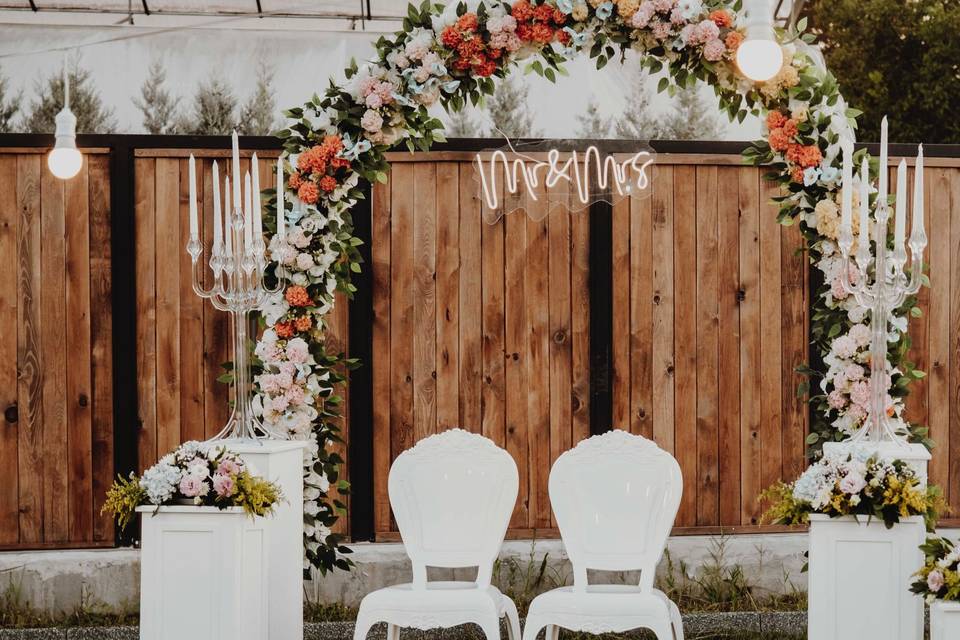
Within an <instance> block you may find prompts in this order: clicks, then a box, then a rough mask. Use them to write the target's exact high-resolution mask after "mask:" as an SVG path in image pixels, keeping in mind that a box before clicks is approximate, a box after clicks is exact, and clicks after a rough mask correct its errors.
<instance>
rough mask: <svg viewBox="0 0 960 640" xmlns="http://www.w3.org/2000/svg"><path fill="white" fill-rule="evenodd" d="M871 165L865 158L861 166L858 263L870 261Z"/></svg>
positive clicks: (864, 157) (865, 157)
mask: <svg viewBox="0 0 960 640" xmlns="http://www.w3.org/2000/svg"><path fill="white" fill-rule="evenodd" d="M869 185H870V165H869V163H868V161H867V156H866V155H864V156H863V163H862V164H861V165H860V240H859V241H858V242H857V261H858V262H864V263H865V262H866V261H867V260H869V259H870V191H869Z"/></svg>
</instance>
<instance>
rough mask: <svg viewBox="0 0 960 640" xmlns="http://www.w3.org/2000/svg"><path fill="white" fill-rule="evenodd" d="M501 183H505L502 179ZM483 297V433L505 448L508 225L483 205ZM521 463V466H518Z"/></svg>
mask: <svg viewBox="0 0 960 640" xmlns="http://www.w3.org/2000/svg"><path fill="white" fill-rule="evenodd" d="M497 182H498V183H502V182H503V181H502V180H500V179H498V180H497ZM480 215H481V220H483V224H482V225H481V228H480V246H481V252H482V255H481V268H480V269H481V274H482V284H481V298H482V300H483V313H482V316H483V320H482V322H483V326H482V330H483V389H482V391H481V398H480V411H481V423H482V431H481V432H482V433H483V435H485V436H486V437H488V438H490V439H491V440H493V441H494V442H496V443H497V445H498V446H500V447H504V446H505V444H506V429H505V421H504V420H505V416H504V411H503V397H504V391H505V389H504V357H505V355H506V352H505V351H504V307H503V305H504V292H503V287H504V284H503V282H504V273H503V269H504V262H503V260H504V257H503V256H504V250H503V244H504V242H503V234H504V228H505V224H504V221H503V219H502V218H501V219H500V220H499V221H498V222H496V223H495V224H489V223H488V222H487V220H488V219H490V218H492V217H494V216H495V215H496V213H495V212H492V211H490V210H488V209H487V205H486V203H483V202H482V203H481V211H480ZM518 464H519V463H518Z"/></svg>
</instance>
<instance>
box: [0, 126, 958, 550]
mask: <svg viewBox="0 0 960 640" xmlns="http://www.w3.org/2000/svg"><path fill="white" fill-rule="evenodd" d="M128 144H129V143H128ZM106 146H107V145H106V144H103V145H102V147H106ZM43 152H45V149H43V148H34V149H29V148H13V147H11V146H8V147H7V148H4V149H2V150H0V255H3V256H4V257H8V256H9V257H12V258H13V259H9V258H8V259H7V260H6V261H5V262H4V264H5V265H6V267H0V411H3V415H4V418H3V421H0V468H2V469H4V470H13V471H8V479H9V480H8V482H5V483H3V484H2V485H0V548H3V549H8V548H42V547H53V546H97V545H110V544H113V542H114V531H113V528H112V526H111V524H110V523H109V521H108V520H106V519H104V518H101V517H100V516H99V507H100V505H101V504H102V499H103V494H104V491H105V489H106V486H107V485H108V483H109V482H110V479H111V478H112V476H113V469H114V465H113V462H114V450H115V443H117V444H118V446H116V450H117V452H118V454H119V452H120V449H121V448H123V447H122V446H119V445H122V440H121V436H124V434H127V433H129V432H130V430H131V429H135V430H136V449H137V450H136V452H135V453H136V459H137V461H138V464H137V466H139V468H141V469H142V468H144V467H146V466H148V465H149V464H151V463H152V462H153V461H154V460H156V458H157V457H158V456H159V455H161V454H162V453H163V452H165V451H167V450H169V449H171V448H173V447H174V446H176V445H177V444H178V443H180V442H182V441H184V440H187V439H191V438H205V437H209V436H210V435H212V434H213V433H215V432H216V431H217V430H218V429H219V428H220V427H221V426H222V424H223V422H224V420H225V419H226V412H227V405H226V400H227V398H226V391H227V390H226V387H225V386H224V385H222V384H220V383H218V382H216V377H217V376H218V375H219V374H220V372H221V369H220V364H221V363H222V362H223V361H225V360H226V359H228V357H229V354H228V340H229V326H228V324H227V322H226V317H225V316H224V314H222V313H220V312H216V311H214V310H213V309H212V307H210V305H209V304H208V303H206V302H202V301H201V300H200V299H199V298H197V297H196V296H195V295H194V294H193V292H192V291H191V289H190V262H189V257H188V256H187V254H186V252H185V250H184V244H185V242H186V237H185V234H186V230H187V225H186V220H187V212H188V195H187V189H186V184H185V177H186V173H187V169H186V158H187V156H188V154H189V153H190V151H189V150H183V149H156V148H146V147H145V148H142V149H139V150H138V151H137V152H136V154H135V157H134V158H133V160H132V162H133V165H132V173H133V175H134V180H133V181H132V187H131V188H132V193H131V194H130V204H129V205H128V206H129V208H130V211H128V209H127V208H126V207H119V208H117V207H113V206H112V198H114V197H116V194H111V176H110V170H111V156H110V155H109V153H108V150H107V149H105V148H100V147H98V148H95V149H90V150H88V153H87V155H86V163H85V165H84V169H83V171H82V172H81V174H80V176H79V177H78V178H76V179H74V180H71V181H67V182H60V181H58V180H55V179H54V178H52V176H50V174H49V172H48V171H47V170H46V168H45V166H44V157H43V155H42V153H43ZM193 153H194V154H195V155H197V156H198V159H199V169H200V171H199V172H200V175H201V176H202V187H201V192H200V194H199V198H200V200H201V207H200V209H201V215H202V216H203V228H204V233H205V234H206V236H207V240H208V241H209V240H210V236H211V235H212V218H211V216H210V213H211V211H212V190H211V189H212V185H211V163H212V161H213V159H215V158H222V159H223V158H226V154H227V152H226V151H221V150H212V149H206V150H204V149H200V150H193ZM260 155H261V156H262V158H263V160H264V165H263V166H262V167H261V178H262V179H263V180H264V183H265V186H271V185H272V182H271V180H272V179H273V178H272V176H273V173H272V172H271V171H269V170H268V166H267V165H268V163H269V160H270V159H271V158H272V157H275V152H269V151H265V152H262V153H261V154H260ZM391 159H392V162H393V170H392V173H391V176H390V182H389V183H388V184H386V185H378V186H377V187H376V188H375V189H374V192H373V194H372V198H371V201H370V204H369V209H370V220H369V230H368V231H364V234H365V235H366V234H368V233H369V237H368V238H366V240H367V243H368V245H369V247H370V258H371V259H370V261H369V263H368V264H367V265H365V269H366V273H368V274H369V276H366V277H369V280H368V281H366V287H367V289H368V290H369V291H371V292H372V302H371V303H370V305H371V308H366V307H364V306H363V304H365V303H359V306H358V305H357V304H356V303H352V304H354V307H353V308H354V317H353V318H352V322H350V320H351V318H349V317H348V314H349V310H350V309H351V305H350V304H348V303H347V301H346V300H339V301H338V304H337V305H336V308H335V312H334V317H333V318H332V320H331V323H330V325H331V326H330V335H329V336H328V337H329V338H330V339H331V340H333V341H334V342H336V343H337V344H339V345H340V346H342V347H343V348H344V349H345V350H348V351H353V350H356V351H357V352H358V353H369V354H370V355H369V357H367V358H366V359H365V362H364V367H365V369H366V371H367V372H368V373H369V377H370V378H371V380H370V383H369V384H367V383H366V382H364V383H358V385H357V387H356V388H355V389H354V390H353V392H352V393H353V394H356V398H357V401H358V402H361V403H363V402H367V401H369V403H370V404H371V405H372V412H373V416H372V420H364V419H362V418H360V419H359V421H358V422H357V423H356V424H350V419H349V416H347V419H346V420H345V424H344V427H345V437H346V440H347V443H346V444H345V445H343V447H342V452H343V453H344V455H346V457H347V460H348V464H347V466H346V471H347V472H348V474H349V473H350V472H351V471H353V472H356V473H358V475H362V477H357V478H356V481H357V486H358V487H359V486H361V485H371V482H370V480H371V476H372V487H371V488H369V490H368V489H367V488H366V486H364V488H362V489H361V490H360V491H358V492H357V494H356V495H354V496H352V497H351V501H353V502H352V503H351V514H355V513H359V511H357V509H367V510H372V512H373V526H372V527H371V529H372V533H373V534H374V535H375V537H376V538H378V539H384V540H390V539H396V537H397V534H396V531H395V526H394V525H393V523H392V521H391V518H390V511H389V504H388V501H387V496H386V474H387V471H388V469H389V465H390V463H391V461H392V460H393V459H394V458H395V457H396V456H397V455H398V454H399V453H400V452H401V451H403V450H404V449H405V448H407V447H409V446H411V445H412V444H413V443H414V442H415V441H416V440H417V439H419V438H422V437H424V436H425V435H428V434H430V433H434V432H436V431H438V430H440V429H444V428H447V427H449V426H455V425H458V426H462V427H464V428H468V429H471V430H474V431H477V432H480V433H483V434H485V435H488V436H490V437H491V438H493V439H494V440H495V441H496V442H497V443H498V444H500V445H502V446H504V447H505V448H506V449H507V450H508V451H510V453H511V454H512V455H514V456H515V459H516V460H517V464H518V467H519V469H520V476H521V498H520V500H519V501H518V506H517V509H516V511H515V513H514V516H513V519H512V522H511V533H510V535H511V536H515V537H516V536H530V535H538V536H550V535H555V533H556V532H555V530H554V522H553V520H552V517H551V514H550V510H549V501H548V497H547V493H546V486H547V485H546V480H547V476H548V473H549V468H550V464H551V463H552V461H553V460H555V459H556V457H557V456H558V455H560V453H562V452H563V451H564V450H566V449H568V448H569V447H571V446H573V445H574V444H575V443H576V442H577V441H579V440H580V439H582V438H584V437H587V436H589V435H590V433H591V432H592V430H593V431H596V430H597V429H598V428H603V427H604V425H601V424H599V422H600V421H602V420H600V418H601V417H603V416H605V415H606V414H607V413H610V414H611V419H610V423H611V424H613V425H616V426H620V427H624V428H628V429H630V430H631V431H632V432H635V433H641V434H644V435H647V436H650V437H653V438H654V439H655V440H656V441H657V442H659V443H660V444H661V445H663V446H665V447H666V448H668V449H670V450H671V451H673V452H674V453H675V455H676V456H677V458H678V459H679V461H680V464H681V466H682V468H683V472H684V478H685V484H686V487H685V493H684V501H683V504H682V507H681V511H680V515H679V518H678V522H677V525H678V529H677V531H678V532H681V533H683V532H715V531H719V530H723V531H728V532H730V531H732V532H736V531H750V530H756V519H757V516H758V509H759V507H758V505H757V503H756V501H755V499H754V498H755V495H756V494H757V492H758V491H759V490H760V489H761V488H763V487H765V486H766V485H768V484H770V483H771V482H773V481H775V480H776V479H778V478H781V477H782V478H792V477H795V476H796V475H797V474H798V473H799V472H800V471H801V470H802V468H803V466H804V464H805V462H804V458H803V450H804V444H803V439H804V436H805V433H806V428H807V423H806V405H805V404H804V402H803V400H802V399H798V398H796V396H795V388H796V384H797V382H798V381H799V379H798V376H797V374H796V373H795V372H794V367H795V366H796V364H798V363H800V362H802V361H804V360H805V359H806V340H805V336H806V332H807V326H806V325H807V321H808V320H807V307H808V295H807V290H808V284H807V281H806V278H807V273H806V272H807V270H806V265H805V261H804V258H803V256H802V255H800V254H798V253H797V252H796V249H797V248H798V247H799V246H800V237H799V235H798V233H797V231H796V229H792V228H783V227H780V226H778V225H777V224H776V223H775V212H774V211H773V209H772V207H771V206H770V205H769V204H768V202H767V201H768V197H769V196H770V195H771V194H772V193H773V189H772V188H771V186H770V185H768V184H767V183H765V182H764V181H763V180H762V179H761V177H760V173H759V172H758V171H757V170H756V169H753V168H747V167H743V166H740V160H739V157H737V156H725V155H715V154H713V155H693V154H685V155H679V154H666V153H661V154H660V155H659V156H658V158H657V163H656V166H655V167H654V169H653V172H652V174H651V175H652V183H653V184H652V193H651V194H650V195H649V197H646V198H634V199H627V200H624V201H622V202H621V203H619V204H617V205H615V206H614V207H612V211H607V212H606V213H604V212H601V214H600V218H597V217H596V216H593V217H591V216H592V215H593V214H587V213H573V214H570V213H568V212H567V211H566V209H565V208H564V207H562V206H560V205H557V204H549V203H545V204H537V203H532V202H531V203H527V204H526V209H527V210H528V211H529V212H530V213H532V214H533V215H531V216H527V215H526V213H524V212H523V211H517V212H515V213H511V214H509V215H507V216H506V217H505V218H503V219H501V220H500V221H499V222H497V223H496V224H494V225H488V224H486V223H484V222H483V221H482V214H483V211H482V209H481V205H480V202H479V200H478V199H477V198H476V184H475V178H474V173H473V171H474V170H473V167H472V165H471V164H470V160H471V159H472V154H467V153H463V152H453V151H450V152H438V153H431V154H416V155H409V154H395V155H393V156H392V158H391ZM228 164H229V163H225V162H222V163H221V170H222V172H223V173H229V166H227V165H228ZM248 164H249V160H248V159H245V161H244V163H243V170H246V167H247V166H248ZM926 171H927V174H926V184H927V196H926V202H927V215H928V220H929V229H930V238H931V244H930V248H929V250H928V251H929V252H928V262H929V263H930V285H931V286H930V288H929V289H926V290H924V291H923V292H922V293H921V295H920V306H921V308H922V309H923V310H924V314H923V316H922V317H921V318H918V319H914V320H912V322H911V335H912V336H913V348H912V350H911V356H910V357H911V358H912V359H913V360H914V361H915V362H917V363H918V365H919V366H920V367H921V368H922V369H924V370H926V371H927V372H928V375H927V377H926V378H925V379H923V380H921V381H919V382H918V383H916V384H915V385H914V387H913V394H912V395H911V397H910V400H909V402H908V411H909V415H910V417H911V418H912V419H914V420H917V421H921V422H929V424H930V427H931V435H932V437H933V438H934V439H935V440H936V441H937V442H938V445H939V446H938V448H937V450H936V451H935V452H934V456H933V462H932V463H931V478H932V481H933V482H936V483H937V484H940V485H941V486H943V487H944V488H945V489H946V492H947V495H948V497H949V499H950V502H951V504H952V505H953V506H954V509H957V508H960V416H958V412H960V162H958V161H957V160H955V159H948V158H928V162H927V169H926ZM111 209H115V210H116V211H120V212H121V213H120V214H115V213H114V212H112V211H111ZM543 214H546V215H543ZM115 215H132V216H133V221H134V222H135V227H136V234H135V242H134V249H135V250H134V251H133V252H131V253H132V256H131V257H130V258H129V259H130V264H129V265H128V266H127V267H124V266H123V265H120V266H117V265H114V266H113V268H114V269H118V268H119V269H121V270H120V271H114V273H115V274H116V275H115V276H111V260H112V256H111V249H110V246H111V229H112V228H111V223H116V220H114V216H115ZM358 215H364V216H365V215H367V214H366V209H365V208H361V209H359V210H358ZM541 216H542V217H541ZM604 216H605V217H604ZM597 219H602V220H603V222H602V223H601V224H594V222H595V221H596V220H597ZM592 221H593V222H592ZM362 226H366V225H362ZM591 229H593V230H594V232H596V230H597V229H599V230H601V231H602V232H603V233H605V234H608V236H609V238H608V243H609V246H608V247H607V249H606V250H605V251H606V253H603V254H602V255H603V256H604V257H600V256H599V254H598V255H594V256H592V257H591V247H592V246H594V245H595V244H596V242H595V241H596V240H597V237H596V236H594V237H591ZM598 260H600V261H601V263H598V262H597V261H598ZM607 260H609V263H607V262H606V261H607ZM123 269H128V270H129V271H124V270H123ZM598 272H608V273H609V282H608V287H609V292H607V293H608V297H607V298H604V297H603V296H600V297H598V296H597V295H596V286H595V285H596V280H595V276H596V274H597V273H598ZM131 275H132V276H133V277H135V279H136V290H135V291H136V295H135V297H134V299H133V300H131V301H130V302H129V304H130V305H133V304H135V306H136V311H135V315H134V317H135V323H136V349H135V353H134V352H130V353H127V352H116V349H115V347H114V344H115V343H116V344H120V341H119V339H118V338H115V337H114V334H113V333H112V322H113V316H114V314H118V317H122V313H121V312H123V311H124V309H126V307H124V308H118V307H116V306H115V305H117V304H126V303H123V302H122V301H119V299H118V300H114V299H112V289H113V281H112V278H114V277H115V278H119V280H116V282H117V287H119V283H121V282H122V281H123V279H125V278H128V277H130V276H131ZM204 277H205V278H206V277H207V276H206V275H205V276H204ZM600 282H601V283H602V280H601V281H600ZM592 284H593V286H592ZM591 299H594V300H601V301H603V305H604V306H603V308H592V307H591ZM595 306H596V305H595ZM127 311H129V310H127ZM598 317H599V318H603V319H604V322H609V325H610V326H609V333H608V334H607V335H606V336H605V337H604V339H605V340H606V342H607V343H608V344H609V347H610V360H609V365H608V366H609V371H610V373H611V378H610V380H609V389H608V391H607V394H606V395H605V396H602V397H601V400H602V402H601V403H600V404H601V405H602V404H603V403H605V402H609V406H600V405H597V406H593V404H594V403H596V402H600V401H598V400H597V399H596V398H595V397H594V398H592V397H591V392H592V391H593V385H592V384H591V375H593V374H594V373H595V369H596V368H597V366H598V365H597V363H596V362H595V361H592V360H591V358H592V356H593V350H592V348H591V347H592V346H593V347H594V348H596V347H597V345H596V344H594V345H591V336H592V335H596V334H597V329H598V327H595V326H592V325H591V318H598ZM366 318H369V320H367V319H366ZM349 327H353V328H354V329H355V330H356V329H359V330H358V331H357V335H354V336H351V335H349V331H348V328H349ZM119 335H120V334H119V333H118V334H117V336H119ZM600 335H603V332H602V331H601V332H600ZM351 340H352V343H351ZM368 340H369V343H368V342H367V341H368ZM129 341H130V342H132V338H131V339H130V340H129ZM114 358H116V360H114ZM125 359H135V361H136V367H137V371H138V375H137V381H136V382H137V393H136V394H135V395H136V403H137V405H138V415H139V421H138V423H137V424H127V423H122V424H117V425H116V428H115V427H114V414H113V411H114V407H115V404H116V402H120V403H123V402H127V401H128V400H127V399H125V398H118V399H115V398H114V397H113V383H114V381H113V373H114V369H113V364H114V362H116V363H120V364H122V363H125V362H127V360H125ZM118 366H119V365H118ZM604 366H607V365H604ZM118 370H119V369H118ZM118 380H119V378H118ZM594 383H596V381H594ZM131 395H133V394H131ZM365 399H366V400H365ZM349 406H350V405H349V403H348V404H347V407H348V408H349ZM358 416H360V414H358ZM603 419H605V418H603ZM371 448H372V453H371V451H370V449H371ZM355 452H356V456H355V455H354V453H355ZM368 454H371V455H372V460H373V467H372V471H370V470H369V469H368V467H369V464H368V463H361V462H356V464H355V461H362V460H364V459H365V456H366V455H368ZM365 465H366V466H365ZM354 503H356V504H354ZM950 522H951V523H954V524H960V521H950ZM350 524H351V523H350V519H349V518H345V519H344V521H343V523H342V527H341V530H349V527H350ZM358 531H359V532H360V535H361V536H366V535H370V531H368V530H367V529H365V528H363V527H358Z"/></svg>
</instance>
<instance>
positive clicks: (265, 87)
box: [237, 63, 277, 136]
mask: <svg viewBox="0 0 960 640" xmlns="http://www.w3.org/2000/svg"><path fill="white" fill-rule="evenodd" d="M272 76H273V69H271V68H270V67H269V66H267V65H266V64H263V63H261V64H260V66H259V67H258V68H257V86H256V87H255V88H254V90H253V93H252V94H251V95H250V97H249V98H248V99H247V102H246V103H245V104H244V105H243V109H241V111H240V122H239V123H237V128H238V129H239V131H240V133H242V134H243V135H248V136H265V135H268V134H270V133H271V132H272V131H273V130H274V125H275V123H276V114H277V105H276V102H275V101H274V99H273V83H272V82H271V78H272Z"/></svg>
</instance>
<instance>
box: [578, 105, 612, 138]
mask: <svg viewBox="0 0 960 640" xmlns="http://www.w3.org/2000/svg"><path fill="white" fill-rule="evenodd" d="M576 119H577V122H578V123H580V127H579V129H578V131H577V133H578V135H579V137H581V138H588V139H594V140H603V139H606V138H609V137H610V118H608V117H605V116H604V115H603V114H602V113H600V104H599V103H598V102H597V101H596V100H591V101H590V102H589V104H587V110H586V111H585V112H584V113H582V114H580V115H577V116H576Z"/></svg>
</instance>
